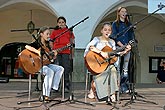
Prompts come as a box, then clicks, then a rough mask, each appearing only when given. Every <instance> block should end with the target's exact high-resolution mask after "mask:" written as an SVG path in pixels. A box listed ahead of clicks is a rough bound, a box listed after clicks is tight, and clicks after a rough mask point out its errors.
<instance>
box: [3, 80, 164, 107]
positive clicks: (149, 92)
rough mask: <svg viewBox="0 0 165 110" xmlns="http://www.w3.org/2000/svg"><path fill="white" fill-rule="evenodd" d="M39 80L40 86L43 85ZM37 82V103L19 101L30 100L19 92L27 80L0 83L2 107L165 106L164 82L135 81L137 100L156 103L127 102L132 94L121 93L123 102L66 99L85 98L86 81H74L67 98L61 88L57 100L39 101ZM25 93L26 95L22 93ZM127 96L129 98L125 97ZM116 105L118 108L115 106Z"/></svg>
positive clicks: (32, 96)
mask: <svg viewBox="0 0 165 110" xmlns="http://www.w3.org/2000/svg"><path fill="white" fill-rule="evenodd" d="M40 86H41V85H40V83H39V89H40ZM35 87H36V82H32V95H31V100H37V102H35V103H22V104H20V105H18V104H17V102H20V101H27V100H28V94H18V93H21V92H26V91H27V90H28V81H23V80H21V81H9V83H0V88H1V89H0V110H48V109H49V110H111V109H114V110H116V109H119V110H164V109H165V108H164V106H165V84H161V85H160V84H136V86H135V88H136V92H137V93H138V94H139V95H141V96H143V97H144V98H141V97H138V96H137V97H136V98H137V99H138V100H139V99H140V100H146V101H151V102H155V103H157V104H152V103H147V102H143V101H138V100H134V101H135V103H132V104H129V105H126V106H123V105H125V103H126V102H128V101H129V98H131V96H130V95H129V94H122V95H121V96H120V99H121V101H120V103H117V104H115V105H114V104H113V105H107V104H106V103H104V102H103V103H101V102H100V103H98V101H96V100H94V99H87V102H89V103H91V104H92V105H88V104H84V103H79V102H75V103H73V102H72V101H71V102H70V101H66V100H67V99H71V98H69V96H72V94H73V96H74V99H75V100H78V101H82V102H84V101H85V98H84V97H85V83H75V82H74V83H73V84H72V87H73V91H72V94H69V93H65V99H64V100H62V99H61V96H62V95H61V92H56V93H55V92H52V93H51V98H52V99H54V100H55V101H52V102H49V103H43V102H40V101H38V100H39V97H40V95H41V91H35ZM22 95H23V96H22ZM126 99H128V100H126ZM59 101H66V102H64V103H61V104H57V103H58V102H59ZM113 106H115V108H114V107H113Z"/></svg>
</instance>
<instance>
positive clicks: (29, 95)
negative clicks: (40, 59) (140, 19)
mask: <svg viewBox="0 0 165 110" xmlns="http://www.w3.org/2000/svg"><path fill="white" fill-rule="evenodd" d="M36 74H38V77H39V75H41V74H40V72H37V73H36ZM41 77H42V76H41ZM40 79H41V82H43V80H42V78H40ZM61 82H62V100H64V97H65V96H64V74H63V75H62V78H61ZM28 85H29V86H28V87H29V89H28V100H27V101H23V102H17V104H22V103H29V104H30V102H37V101H41V100H43V99H41V97H40V98H39V100H31V93H32V90H31V85H32V75H31V74H29V84H28ZM36 86H38V79H37V84H36Z"/></svg>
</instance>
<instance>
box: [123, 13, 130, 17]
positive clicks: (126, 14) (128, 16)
mask: <svg viewBox="0 0 165 110" xmlns="http://www.w3.org/2000/svg"><path fill="white" fill-rule="evenodd" d="M124 16H128V17H129V16H132V15H131V14H128V13H126V14H124Z"/></svg>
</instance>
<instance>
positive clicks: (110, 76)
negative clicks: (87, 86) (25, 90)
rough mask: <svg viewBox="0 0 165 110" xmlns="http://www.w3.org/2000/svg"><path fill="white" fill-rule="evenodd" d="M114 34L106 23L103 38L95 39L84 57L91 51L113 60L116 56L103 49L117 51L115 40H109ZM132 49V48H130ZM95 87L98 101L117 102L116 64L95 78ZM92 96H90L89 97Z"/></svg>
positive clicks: (102, 30)
mask: <svg viewBox="0 0 165 110" xmlns="http://www.w3.org/2000/svg"><path fill="white" fill-rule="evenodd" d="M111 32H112V28H111V25H110V23H104V24H103V26H102V28H101V34H102V35H101V36H99V37H94V38H93V40H92V41H91V42H90V43H89V44H88V45H87V47H86V49H85V52H84V57H86V56H87V54H88V52H89V51H93V52H95V53H97V54H100V55H101V56H103V57H104V58H113V57H115V56H112V55H110V53H108V52H103V51H102V49H103V48H104V47H106V46H108V47H110V48H111V49H112V50H116V46H115V45H116V44H115V41H114V40H113V39H110V38H109V35H110V34H111ZM129 47H130V46H129ZM126 52H127V51H122V52H120V54H125V53H126ZM93 80H94V86H95V88H96V94H97V97H98V99H104V98H106V100H107V97H110V99H111V101H112V102H115V101H116V92H118V91H119V84H118V73H117V71H116V67H115V64H114V63H113V64H109V65H108V67H107V68H106V69H105V71H103V72H101V73H100V74H97V75H94V76H93ZM109 85H110V86H109ZM88 96H90V95H88Z"/></svg>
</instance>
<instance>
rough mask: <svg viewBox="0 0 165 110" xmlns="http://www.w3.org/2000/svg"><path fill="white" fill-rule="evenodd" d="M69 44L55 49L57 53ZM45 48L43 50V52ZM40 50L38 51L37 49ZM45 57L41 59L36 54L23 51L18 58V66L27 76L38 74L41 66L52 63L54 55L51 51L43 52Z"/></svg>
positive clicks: (26, 50) (69, 45)
mask: <svg viewBox="0 0 165 110" xmlns="http://www.w3.org/2000/svg"><path fill="white" fill-rule="evenodd" d="M71 46H72V45H71V44H67V45H66V46H64V47H62V48H58V49H56V51H57V53H58V52H60V51H63V50H65V49H67V48H69V47H71ZM45 49H46V48H44V50H45ZM39 50H40V49H39ZM45 53H46V55H43V57H42V58H41V57H40V56H39V55H38V54H37V53H35V52H33V51H30V50H28V49H24V50H23V51H22V52H21V53H20V54H19V56H18V61H19V66H20V67H21V68H22V69H23V71H24V72H25V73H27V74H35V73H36V72H38V71H39V70H40V68H41V66H42V65H48V64H50V63H51V62H52V59H53V55H54V53H53V52H52V51H51V52H50V51H47V50H46V51H45Z"/></svg>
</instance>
